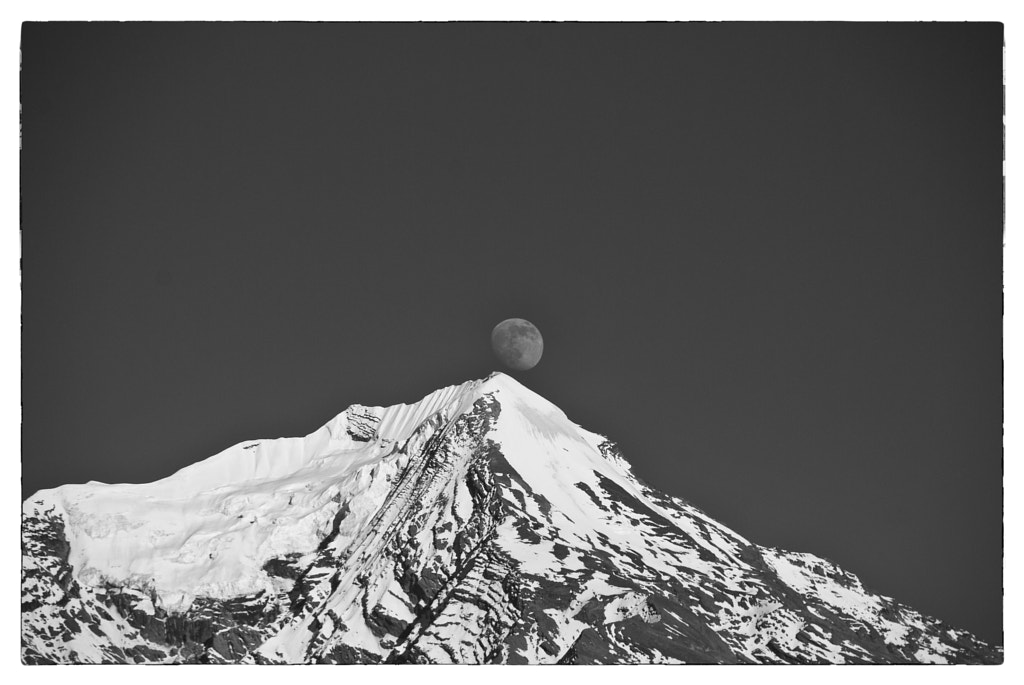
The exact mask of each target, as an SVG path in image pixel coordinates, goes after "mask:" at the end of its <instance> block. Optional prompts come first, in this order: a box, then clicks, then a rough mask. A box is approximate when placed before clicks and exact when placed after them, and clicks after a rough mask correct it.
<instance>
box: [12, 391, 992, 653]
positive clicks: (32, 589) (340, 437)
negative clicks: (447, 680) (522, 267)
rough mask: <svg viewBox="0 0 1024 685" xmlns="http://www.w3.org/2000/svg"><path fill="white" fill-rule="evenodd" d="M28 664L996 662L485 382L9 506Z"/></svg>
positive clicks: (523, 394)
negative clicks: (664, 487)
mask: <svg viewBox="0 0 1024 685" xmlns="http://www.w3.org/2000/svg"><path fill="white" fill-rule="evenodd" d="M23 543H24V566H23V568H24V571H23V579H24V580H23V617H22V624H23V630H22V633H23V658H24V660H25V661H27V662H30V663H45V662H120V661H128V662H140V661H142V662H160V663H168V662H196V661H198V662H223V661H231V662H245V663H309V662H325V663H348V662H378V661H389V662H410V661H412V662H442V663H443V662H456V663H483V662H508V663H553V662H562V663H593V662H599V663H607V662H625V663H656V662H666V663H673V662H687V663H689V662H718V663H736V662H790V663H792V662H915V661H916V662H920V661H938V662H946V661H980V662H992V661H1001V659H1002V652H1001V650H999V649H997V648H993V647H991V646H989V645H986V644H984V643H981V642H980V641H978V640H976V639H975V638H973V637H972V636H970V635H969V634H967V633H964V632H963V631H957V630H955V629H952V628H951V627H949V626H945V625H943V624H941V623H939V622H938V621H935V620H934V619H930V618H927V617H924V616H922V615H920V614H918V613H917V612H914V611H913V610H911V609H909V608H907V607H904V606H902V605H899V604H898V603H896V602H895V601H893V600H891V599H889V598H885V597H880V596H877V595H874V594H872V593H870V592H868V591H867V590H865V589H864V588H863V586H862V585H861V584H860V582H859V581H858V580H857V579H856V578H855V577H854V576H852V575H850V574H848V573H846V572H844V571H842V570H841V569H838V568H837V567H835V566H834V565H833V564H831V563H829V562H827V561H825V560H823V559H819V558H818V557H814V556H812V555H804V554H792V553H788V552H783V551H780V550H770V549H764V548H760V547H758V546H756V545H754V544H752V543H750V542H749V541H747V540H746V539H744V538H743V537H741V536H740V535H738V534H736V533H734V532H733V531H731V530H729V529H727V528H725V527H724V526H722V525H720V524H718V523H717V522H716V521H714V520H713V519H711V518H710V517H708V516H707V515H706V514H704V513H703V512H700V511H699V510H697V509H695V508H694V507H692V506H690V505H688V504H687V503H685V502H683V501H682V500H679V499H676V498H672V497H668V496H666V495H664V494H662V493H658V492H657V491H655V490H653V489H651V488H650V487H648V486H647V485H645V484H644V483H642V482H641V481H640V480H638V479H637V478H636V477H635V475H634V474H633V472H632V469H631V468H630V466H629V464H628V462H627V461H626V460H625V458H624V457H623V455H622V454H621V452H620V451H619V450H618V448H617V447H616V446H615V444H614V443H612V442H611V441H609V440H608V439H607V438H605V437H604V436H602V435H599V434H597V433H592V432H589V431H587V430H584V429H583V428H581V427H579V426H577V425H576V424H575V423H573V422H572V421H571V420H570V419H569V418H568V417H567V416H566V415H565V413H564V412H563V411H562V410H561V409H559V408H558V407H557V406H555V405H554V404H552V403H550V402H548V401H547V400H546V399H544V398H543V397H541V396H540V395H537V394H536V393H534V392H532V391H531V390H529V389H528V388H526V387H525V386H523V385H522V384H521V383H519V382H518V381H516V380H515V379H513V378H511V377H509V376H507V375H505V374H501V373H495V374H492V375H491V376H489V377H487V378H485V379H482V380H476V381H470V382H467V383H463V384H461V385H454V386H450V387H446V388H442V389H440V390H437V391H435V392H433V393H430V394H429V395H427V396H426V397H424V398H423V399H422V400H420V401H419V402H416V403H413V404H398V405H394V406H390V407H367V406H362V405H353V406H351V407H349V408H348V409H346V410H345V411H344V412H342V413H340V414H338V415H337V416H335V417H334V418H332V419H331V420H330V421H328V422H327V423H326V424H325V425H324V426H322V427H321V428H319V429H318V430H316V431H314V432H313V433H310V434H309V435H307V436H305V437H303V438H279V439H266V440H249V441H246V442H242V443H239V444H237V445H234V446H232V447H229V448H228V449H226V450H224V451H223V452H221V453H219V454H217V455H214V456H212V457H210V458H208V459H206V460H204V461H200V462H198V463H196V464H193V465H191V466H188V467H186V468H184V469H181V470H180V471H178V472H177V473H175V474H173V475H171V476H168V477H167V478H164V479H161V480H158V481H155V482H153V483H147V484H115V485H108V484H103V483H96V482H90V483H87V484H84V485H65V486H61V487H59V488H54V489H50V490H42V491H40V492H38V493H36V494H35V495H34V496H32V497H30V498H29V499H28V500H26V502H25V503H24V507H23Z"/></svg>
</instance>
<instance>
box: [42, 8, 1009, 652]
mask: <svg viewBox="0 0 1024 685" xmlns="http://www.w3.org/2000/svg"><path fill="white" fill-rule="evenodd" d="M1001 51H1002V27H1001V25H998V24H888V25H883V24H778V23H776V24H760V25H757V24H691V25H682V24H677V25H673V24H652V25H615V24H608V25H579V24H576V25H572V24H566V25H554V24H532V25H515V24H505V25H486V24H462V25H451V24H448V25H446V24H434V25H414V24H410V25H374V24H363V25H337V24H277V25H273V24H178V25H174V24H163V25H160V24H149V25H146V24H78V25H73V24H71V25H67V24H66V25H60V24H49V25H41V24H28V25H26V27H25V30H24V34H23V43H22V58H23V71H22V87H23V90H22V104H23V119H24V128H23V134H24V138H23V155H22V184H23V185H22V203H23V204H22V230H23V240H24V243H23V245H24V253H23V254H24V262H23V263H24V274H23V287H24V300H23V302H24V304H23V307H24V314H23V388H22V392H23V401H24V425H23V436H24V447H23V455H22V469H23V481H22V486H23V496H26V497H27V496H28V495H30V494H31V493H33V492H34V491H36V490H37V489H39V488H43V487H53V486H56V485H59V484H62V483H68V482H85V481H88V480H99V481H105V482H124V481H128V482H140V481H149V480H153V479H156V478H160V477H163V476H166V475H168V474H170V473H171V472H173V471H175V470H177V469H178V468H180V467H182V466H185V465H187V464H189V463H192V462H195V461H197V460H199V459H202V458H205V457H207V456H210V455H212V454H213V453H215V452H218V451H220V450H221V449H223V448H225V447H227V446H229V445H231V444H233V443H236V442H239V441H241V440H245V439H252V438H259V437H276V436H285V435H304V434H306V433H309V432H311V431H313V430H315V429H316V428H317V427H319V426H320V425H321V424H322V423H324V422H325V421H326V420H327V419H329V418H330V417H331V416H333V415H335V414H336V413H338V412H340V411H341V410H342V409H344V408H345V407H346V406H348V405H349V404H351V403H354V402H360V403H364V404H383V405H388V404H394V403H397V402H410V401H414V400H416V399H418V398H419V397H421V396H422V395H424V394H426V393H427V392H429V391H431V390H433V389H436V388H438V387H441V386H444V385H451V384H455V383H460V382H463V381H465V380H468V379H471V378H478V377H482V376H485V375H486V374H487V373H489V372H490V371H492V370H494V368H495V366H496V364H495V362H494V360H493V357H492V355H491V351H490V340H489V336H490V332H491V329H492V327H493V326H494V325H495V324H496V323H497V322H499V321H501V320H502V319H505V318H509V317H513V316H516V317H523V318H526V319H529V320H530V321H532V322H533V323H535V324H536V325H537V326H538V327H539V328H540V330H541V332H542V333H543V335H544V341H545V352H544V358H543V360H542V361H541V363H540V365H539V366H537V367H536V368H535V369H533V370H532V371H529V372H525V373H522V374H517V377H518V378H519V379H520V380H521V381H522V382H524V383H525V384H526V385H528V386H529V387H531V388H532V389H534V390H536V391H537V392H539V393H541V394H542V395H544V396H545V397H547V398H548V399H550V400H551V401H553V402H555V403H556V404H558V405H559V406H560V407H562V408H563V409H564V410H565V411H566V413H567V414H568V415H569V416H570V417H571V418H572V419H574V420H576V421H577V422H579V423H580V424H582V425H583V426H585V427H587V428H589V429H591V430H594V431H597V432H601V433H605V434H607V435H609V436H610V437H612V438H613V439H615V440H617V441H619V442H620V444H621V445H622V447H623V449H624V451H625V454H626V455H627V457H628V458H629V459H630V461H631V462H632V463H633V464H634V465H635V467H636V470H637V472H638V473H639V475H640V476H641V477H642V478H644V479H645V480H646V481H648V482H649V483H652V484H654V485H656V486H658V487H659V488H661V489H663V490H665V491H667V492H670V493H671V494H674V495H677V496H680V497H683V498H684V499H687V500H688V501H690V502H692V503H694V504H696V505H697V506H699V507H701V508H702V509H704V510H705V511H707V512H708V513H709V514H710V515H712V516H713V517H715V518H716V519H718V520H720V521H722V522H723V523H725V524H726V525H728V526H730V527H732V528H734V529H735V530H736V531H737V532H739V533H741V534H742V535H744V536H746V537H748V538H749V539H751V540H753V541H755V542H758V543H760V544H763V545H770V546H781V547H784V548H787V549H791V550H795V551H808V552H813V553H816V554H819V555H822V556H825V557H828V558H830V559H832V560H834V561H836V562H837V563H840V564H841V565H843V566H844V567H845V568H847V569H848V570H850V571H853V572H855V573H857V574H859V575H860V576H861V578H862V580H863V581H864V582H865V584H866V585H867V586H868V587H869V588H871V589H873V590H875V591H878V592H882V593H884V594H887V595H891V596H894V597H896V598H898V599H899V600H900V601H902V602H905V603H907V604H910V605H911V606H914V607H915V608H917V609H920V610H922V611H924V612H926V613H929V614H932V615H934V616H936V617H938V618H941V619H944V620H947V621H949V622H951V623H953V624H954V625H957V626H961V627H964V628H968V629H970V630H973V631H975V632H976V633H977V634H978V635H979V636H980V637H982V638H985V639H989V640H994V641H999V642H1001V639H1002V638H1001V626H1002V612H1001V600H1002V590H1001V587H1002V575H1001V536H1002V527H1001V515H1002V492H1001V459H1002V452H1001V439H1002V403H1001V399H1002V398H1001V393H1002V385H1001V383H1002V363H1001V333H1002V330H1001V313H1002V290H1001V267H1002V262H1001V259H1002V256H1001V192H1002V191H1001V178H1002V177H1001V59H1002V56H1001Z"/></svg>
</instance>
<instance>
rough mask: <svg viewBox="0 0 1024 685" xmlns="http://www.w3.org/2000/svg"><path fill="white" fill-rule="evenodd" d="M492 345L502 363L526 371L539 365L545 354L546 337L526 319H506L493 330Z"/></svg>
mask: <svg viewBox="0 0 1024 685" xmlns="http://www.w3.org/2000/svg"><path fill="white" fill-rule="evenodd" d="M491 347H492V348H493V349H494V354H495V355H496V356H497V357H498V359H499V360H500V361H501V363H502V364H504V365H505V366H507V367H509V368H510V369H515V370H516V371H526V370H527V369H532V368H533V367H535V366H537V362H539V361H540V356H541V355H542V354H544V338H542V337H540V331H539V330H537V327H536V326H534V325H533V324H532V323H530V322H529V321H527V320H526V319H505V320H504V321H502V322H501V323H499V324H498V325H497V326H495V327H494V330H493V331H491Z"/></svg>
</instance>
